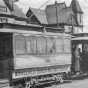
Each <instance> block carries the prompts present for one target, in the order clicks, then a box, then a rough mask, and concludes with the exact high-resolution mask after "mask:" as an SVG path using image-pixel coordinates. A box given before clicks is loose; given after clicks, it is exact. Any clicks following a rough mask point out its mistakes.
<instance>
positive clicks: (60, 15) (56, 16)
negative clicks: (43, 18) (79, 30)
mask: <svg viewBox="0 0 88 88" xmlns="http://www.w3.org/2000/svg"><path fill="white" fill-rule="evenodd" d="M46 15H47V21H48V23H49V24H57V23H59V24H61V23H63V24H69V25H71V24H76V22H75V20H74V17H73V15H74V13H73V11H72V8H71V7H66V4H65V3H64V2H63V3H55V4H54V5H48V6H47V7H46Z"/></svg>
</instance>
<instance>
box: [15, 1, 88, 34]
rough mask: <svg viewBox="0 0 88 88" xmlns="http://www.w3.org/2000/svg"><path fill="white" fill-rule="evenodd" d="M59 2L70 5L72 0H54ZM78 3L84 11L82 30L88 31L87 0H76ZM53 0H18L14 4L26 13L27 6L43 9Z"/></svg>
mask: <svg viewBox="0 0 88 88" xmlns="http://www.w3.org/2000/svg"><path fill="white" fill-rule="evenodd" d="M56 1H57V2H58V3H59V2H65V3H66V5H67V6H69V5H70V3H71V1H72V0H56ZM78 1H79V4H80V6H81V8H82V10H83V12H84V14H83V25H84V32H88V0H78ZM54 2H55V0H19V1H18V2H17V3H16V4H17V5H18V6H19V7H20V8H22V10H23V12H24V13H26V12H27V10H28V8H29V7H32V8H40V9H44V8H45V6H46V5H48V4H52V3H54Z"/></svg>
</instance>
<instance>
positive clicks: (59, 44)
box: [56, 38, 63, 53]
mask: <svg viewBox="0 0 88 88" xmlns="http://www.w3.org/2000/svg"><path fill="white" fill-rule="evenodd" d="M56 52H57V53H61V52H63V39H61V38H57V39H56Z"/></svg>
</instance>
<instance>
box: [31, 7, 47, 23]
mask: <svg viewBox="0 0 88 88" xmlns="http://www.w3.org/2000/svg"><path fill="white" fill-rule="evenodd" d="M29 10H31V11H32V13H33V15H35V16H36V18H37V19H38V21H39V22H40V23H41V24H48V22H47V18H46V13H45V10H40V9H35V8H29Z"/></svg>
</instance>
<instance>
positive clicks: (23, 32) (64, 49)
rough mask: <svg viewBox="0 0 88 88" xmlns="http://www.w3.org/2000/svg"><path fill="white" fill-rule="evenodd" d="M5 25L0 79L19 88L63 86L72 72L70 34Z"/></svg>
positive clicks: (0, 33)
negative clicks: (52, 84) (49, 84)
mask: <svg viewBox="0 0 88 88" xmlns="http://www.w3.org/2000/svg"><path fill="white" fill-rule="evenodd" d="M4 25H5V27H3V28H0V79H8V81H9V85H10V86H15V87H16V88H20V87H24V88H31V87H34V86H40V85H43V84H46V83H52V82H57V81H58V82H63V80H64V79H65V77H66V76H67V75H68V74H69V72H71V57H72V55H71V35H70V34H66V33H64V32H59V31H58V30H60V29H59V28H56V29H55V28H47V27H46V28H44V27H42V26H35V25H26V26H25V25H18V24H4ZM45 30H46V31H45ZM61 30H62V29H61ZM56 31H57V32H56Z"/></svg>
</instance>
